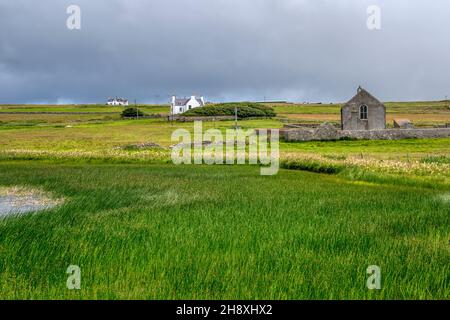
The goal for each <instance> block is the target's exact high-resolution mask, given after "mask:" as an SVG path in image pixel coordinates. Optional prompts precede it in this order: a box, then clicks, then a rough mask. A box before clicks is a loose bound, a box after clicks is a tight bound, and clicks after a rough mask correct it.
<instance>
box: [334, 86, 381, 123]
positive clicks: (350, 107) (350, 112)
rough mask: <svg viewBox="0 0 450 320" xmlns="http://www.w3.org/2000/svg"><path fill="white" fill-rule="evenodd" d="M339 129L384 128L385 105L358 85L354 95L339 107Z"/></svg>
mask: <svg viewBox="0 0 450 320" xmlns="http://www.w3.org/2000/svg"><path fill="white" fill-rule="evenodd" d="M341 129H342V130H381V129H386V107H385V106H384V104H382V103H381V102H380V101H378V99H377V98H375V97H374V96H372V95H371V94H370V93H369V92H367V91H366V90H364V89H363V88H361V87H359V88H358V90H357V93H356V95H355V96H354V97H353V98H352V99H351V100H350V101H349V102H347V103H346V104H345V105H344V106H343V107H342V108H341Z"/></svg>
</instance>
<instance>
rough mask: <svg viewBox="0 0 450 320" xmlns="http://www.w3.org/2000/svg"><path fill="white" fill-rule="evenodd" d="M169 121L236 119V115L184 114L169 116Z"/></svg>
mask: <svg viewBox="0 0 450 320" xmlns="http://www.w3.org/2000/svg"><path fill="white" fill-rule="evenodd" d="M167 119H168V120H169V121H172V120H173V121H178V122H194V121H230V120H234V116H204V117H184V116H176V115H175V116H168V117H167Z"/></svg>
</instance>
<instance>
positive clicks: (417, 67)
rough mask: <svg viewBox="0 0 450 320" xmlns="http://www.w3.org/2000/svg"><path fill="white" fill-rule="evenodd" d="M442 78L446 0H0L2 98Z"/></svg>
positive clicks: (393, 94) (448, 54) (433, 83)
mask: <svg viewBox="0 0 450 320" xmlns="http://www.w3.org/2000/svg"><path fill="white" fill-rule="evenodd" d="M71 4H76V5H78V6H79V7H80V8H81V29H80V30H69V29H68V28H67V26H66V20H67V18H68V17H69V14H67V13H66V10H67V7H68V6H69V5H71ZM370 5H378V6H379V7H380V8H381V30H369V29H368V28H367V19H368V17H369V15H368V14H367V8H368V7H369V6H370ZM449 71H450V1H448V0H432V1H427V0H394V1H393V0H385V1H382V0H369V1H366V0H71V1H65V0H39V1H36V0H0V103H68V102H74V103H103V102H105V99H106V98H107V97H109V96H123V97H125V98H128V99H130V100H131V101H133V100H134V99H137V100H138V102H166V101H168V96H169V95H171V94H177V95H179V96H189V95H191V94H202V95H204V96H205V97H206V99H207V100H209V101H234V100H263V99H264V97H266V99H267V100H275V99H282V100H289V101H297V102H302V101H314V102H316V101H317V102H318V101H321V102H330V101H335V102H337V101H345V100H348V99H349V98H351V96H352V95H353V94H354V93H355V92H356V88H357V86H358V85H362V86H363V87H365V88H366V89H368V90H369V91H370V92H372V93H373V94H374V95H376V96H378V97H379V98H380V99H382V100H384V101H393V100H396V101H398V100H425V99H444V98H445V96H446V95H448V96H449V97H450V72H449Z"/></svg>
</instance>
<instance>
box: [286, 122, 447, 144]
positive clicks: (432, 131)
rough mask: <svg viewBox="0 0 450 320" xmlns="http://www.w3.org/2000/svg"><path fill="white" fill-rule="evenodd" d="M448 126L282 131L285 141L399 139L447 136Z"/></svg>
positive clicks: (322, 128)
mask: <svg viewBox="0 0 450 320" xmlns="http://www.w3.org/2000/svg"><path fill="white" fill-rule="evenodd" d="M447 137H450V128H427V129H385V130H338V129H336V128H335V127H333V126H331V125H321V126H320V127H319V128H317V129H289V130H285V131H284V139H285V140H286V141H313V140H339V139H357V140H400V139H413V138H417V139H420V138H447Z"/></svg>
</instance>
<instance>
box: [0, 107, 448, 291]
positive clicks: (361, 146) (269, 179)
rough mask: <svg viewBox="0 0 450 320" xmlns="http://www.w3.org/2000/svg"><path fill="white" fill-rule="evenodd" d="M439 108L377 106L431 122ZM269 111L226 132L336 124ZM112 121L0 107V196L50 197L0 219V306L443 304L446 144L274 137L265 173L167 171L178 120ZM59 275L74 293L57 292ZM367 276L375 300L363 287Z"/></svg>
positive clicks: (116, 116) (331, 111)
mask: <svg viewBox="0 0 450 320" xmlns="http://www.w3.org/2000/svg"><path fill="white" fill-rule="evenodd" d="M448 104H449V103H448V101H447V102H413V103H387V106H388V115H389V116H392V115H401V116H402V117H403V115H405V114H406V115H408V117H410V118H412V119H414V117H416V119H420V121H423V123H425V122H426V123H427V124H431V125H437V124H439V125H442V124H443V123H445V122H446V121H447V119H450V118H449V117H450V109H448ZM140 108H141V109H142V110H143V111H144V112H146V113H148V114H167V113H168V107H167V106H151V105H147V106H140ZM274 109H275V111H276V112H277V114H278V116H277V117H275V118H273V119H262V120H240V121H239V126H240V127H242V128H243V129H244V130H252V129H255V128H282V127H283V124H284V123H285V122H286V121H289V122H293V121H300V122H303V121H304V119H306V120H308V121H317V122H318V121H322V120H321V119H323V117H324V118H327V117H330V119H335V117H336V116H338V113H337V111H336V110H339V105H338V104H336V105H287V104H283V105H276V106H274ZM121 110H123V108H117V107H107V106H100V105H85V106H84V105H83V106H76V105H67V106H47V105H45V106H43V105H33V106H30V105H24V106H6V105H2V106H0V189H2V188H13V187H17V186H20V187H23V188H29V189H30V190H31V189H39V190H44V191H46V192H48V193H49V194H52V195H54V197H55V198H58V199H64V202H63V203H62V204H60V205H58V206H56V207H54V208H52V209H47V210H44V211H41V212H37V213H33V214H24V215H20V216H8V217H0V299H448V298H449V297H450V264H449V262H450V245H449V241H450V138H442V139H408V140H399V141H348V140H341V141H327V142H323V141H314V142H301V143H287V142H284V141H281V142H280V160H281V163H280V165H281V168H280V170H279V172H278V174H277V175H275V176H261V175H260V168H259V166H256V165H212V166H208V165H180V166H176V165H173V164H172V162H171V159H170V154H171V149H170V146H171V145H173V144H175V143H177V142H178V141H173V140H172V139H171V134H172V132H173V131H174V130H175V129H186V130H188V131H190V132H193V124H192V123H179V122H173V123H172V122H167V121H166V119H165V118H160V119H128V120H122V119H121V118H120V112H121ZM14 112H16V113H14ZM17 112H33V113H32V114H22V113H17ZM45 112H54V113H55V114H45ZM79 113H82V114H79ZM299 119H300V120H299ZM449 122H450V121H449ZM233 126H234V122H233V121H215V122H214V121H210V122H204V123H203V129H212V128H215V129H219V130H220V131H221V132H225V131H226V130H227V129H231V128H233ZM147 144H148V145H150V146H147ZM0 196H1V194H0ZM69 265H77V266H79V267H80V269H81V289H80V290H68V289H67V288H66V281H67V278H68V274H67V273H66V270H67V268H68V266H69ZM371 265H376V266H379V267H380V268H381V277H382V280H381V289H380V290H368V288H367V286H366V281H367V278H368V277H369V275H368V274H367V273H366V270H367V268H368V266H371Z"/></svg>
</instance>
